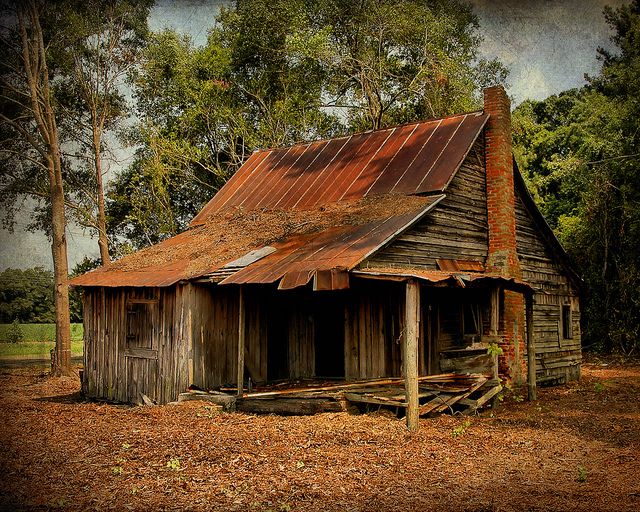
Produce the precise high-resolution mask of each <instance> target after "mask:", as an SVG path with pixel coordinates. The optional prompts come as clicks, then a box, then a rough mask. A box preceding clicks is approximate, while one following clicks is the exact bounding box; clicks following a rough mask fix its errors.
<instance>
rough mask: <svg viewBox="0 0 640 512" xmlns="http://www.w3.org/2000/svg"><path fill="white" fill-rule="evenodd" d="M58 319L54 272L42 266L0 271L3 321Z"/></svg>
mask: <svg viewBox="0 0 640 512" xmlns="http://www.w3.org/2000/svg"><path fill="white" fill-rule="evenodd" d="M14 320H17V321H19V322H22V323H51V322H54V321H55V307H54V303H53V274H52V273H51V272H50V271H48V270H44V269H43V268H41V267H36V268H30V269H26V270H19V269H11V268H9V269H6V270H4V271H3V272H1V273H0V323H4V324H6V323H9V322H12V321H14Z"/></svg>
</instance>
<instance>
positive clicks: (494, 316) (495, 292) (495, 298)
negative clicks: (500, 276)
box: [489, 286, 500, 336]
mask: <svg viewBox="0 0 640 512" xmlns="http://www.w3.org/2000/svg"><path fill="white" fill-rule="evenodd" d="M490 309H491V311H490V316H489V334H490V335H491V336H497V335H498V329H499V327H500V287H499V286H496V287H494V288H492V289H491V308H490Z"/></svg>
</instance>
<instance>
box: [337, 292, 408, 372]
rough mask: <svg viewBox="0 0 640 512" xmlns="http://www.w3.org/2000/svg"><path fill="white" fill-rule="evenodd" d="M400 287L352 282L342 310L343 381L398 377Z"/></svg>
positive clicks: (400, 359)
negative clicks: (343, 330)
mask: <svg viewBox="0 0 640 512" xmlns="http://www.w3.org/2000/svg"><path fill="white" fill-rule="evenodd" d="M403 315H404V285H403V284H398V283H384V282H366V281H365V282H361V283H352V288H351V290H349V298H348V300H347V305H346V309H345V377H346V378H347V380H354V379H374V378H378V377H387V376H400V375H401V366H402V329H403V325H404V316H403Z"/></svg>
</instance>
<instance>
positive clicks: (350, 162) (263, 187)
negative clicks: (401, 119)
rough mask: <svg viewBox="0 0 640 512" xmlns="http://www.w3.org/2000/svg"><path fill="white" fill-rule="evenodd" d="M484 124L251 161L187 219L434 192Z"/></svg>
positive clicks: (354, 140) (396, 133)
mask: <svg viewBox="0 0 640 512" xmlns="http://www.w3.org/2000/svg"><path fill="white" fill-rule="evenodd" d="M487 119H488V115H487V114H483V113H480V112H476V113H472V114H463V115H458V116H451V117H447V118H445V119H440V120H434V121H425V122H420V123H412V124H407V125H403V126H398V127H395V128H388V129H384V130H377V131H372V132H365V133H359V134H355V135H352V136H349V137H342V138H338V139H332V140H329V141H324V140H323V141H317V142H312V143H309V144H300V145H297V146H292V147H290V148H281V149H275V150H267V151H261V152H258V153H254V154H253V155H252V156H251V158H249V160H248V161H247V163H246V164H244V165H243V166H242V167H241V168H240V169H239V170H238V172H237V173H236V175H235V176H234V177H233V178H232V179H230V180H229V181H228V182H227V183H226V184H225V185H224V187H222V189H221V190H220V191H219V192H218V193H217V194H216V195H215V196H214V197H213V199H211V201H209V203H208V204H207V205H206V206H205V207H204V208H203V209H202V211H201V212H200V213H199V214H198V215H197V216H196V217H195V218H194V220H193V222H192V224H191V225H192V226H193V225H197V224H199V223H202V222H205V221H206V219H207V218H208V217H209V216H210V215H212V214H214V213H215V212H218V211H221V210H223V209H225V208H229V207H234V206H235V207H242V208H246V209H253V208H284V209H290V208H296V209H306V208H310V207H314V206H317V205H320V204H326V203H331V202H335V201H339V200H356V199H359V198H362V197H367V196H375V195H384V194H389V193H400V194H418V193H420V194H422V193H436V192H442V191H443V190H444V189H445V188H446V185H447V184H448V182H449V181H450V179H451V177H452V176H453V174H455V172H456V171H457V169H458V167H459V166H460V164H461V163H462V161H463V160H464V158H465V157H466V155H467V153H468V152H469V149H470V148H471V146H472V144H473V143H474V141H475V140H476V138H477V137H478V134H479V133H480V131H481V130H482V128H483V127H484V125H485V123H486V121H487Z"/></svg>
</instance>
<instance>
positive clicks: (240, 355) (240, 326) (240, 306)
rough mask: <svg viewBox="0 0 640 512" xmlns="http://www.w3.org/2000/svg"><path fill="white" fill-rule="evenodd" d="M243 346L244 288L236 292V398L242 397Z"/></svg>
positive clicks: (241, 287)
mask: <svg viewBox="0 0 640 512" xmlns="http://www.w3.org/2000/svg"><path fill="white" fill-rule="evenodd" d="M244 346H245V312H244V287H243V286H242V285H240V289H239V291H238V372H237V374H238V396H240V397H241V396H242V394H243V392H244V389H243V382H244Z"/></svg>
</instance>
